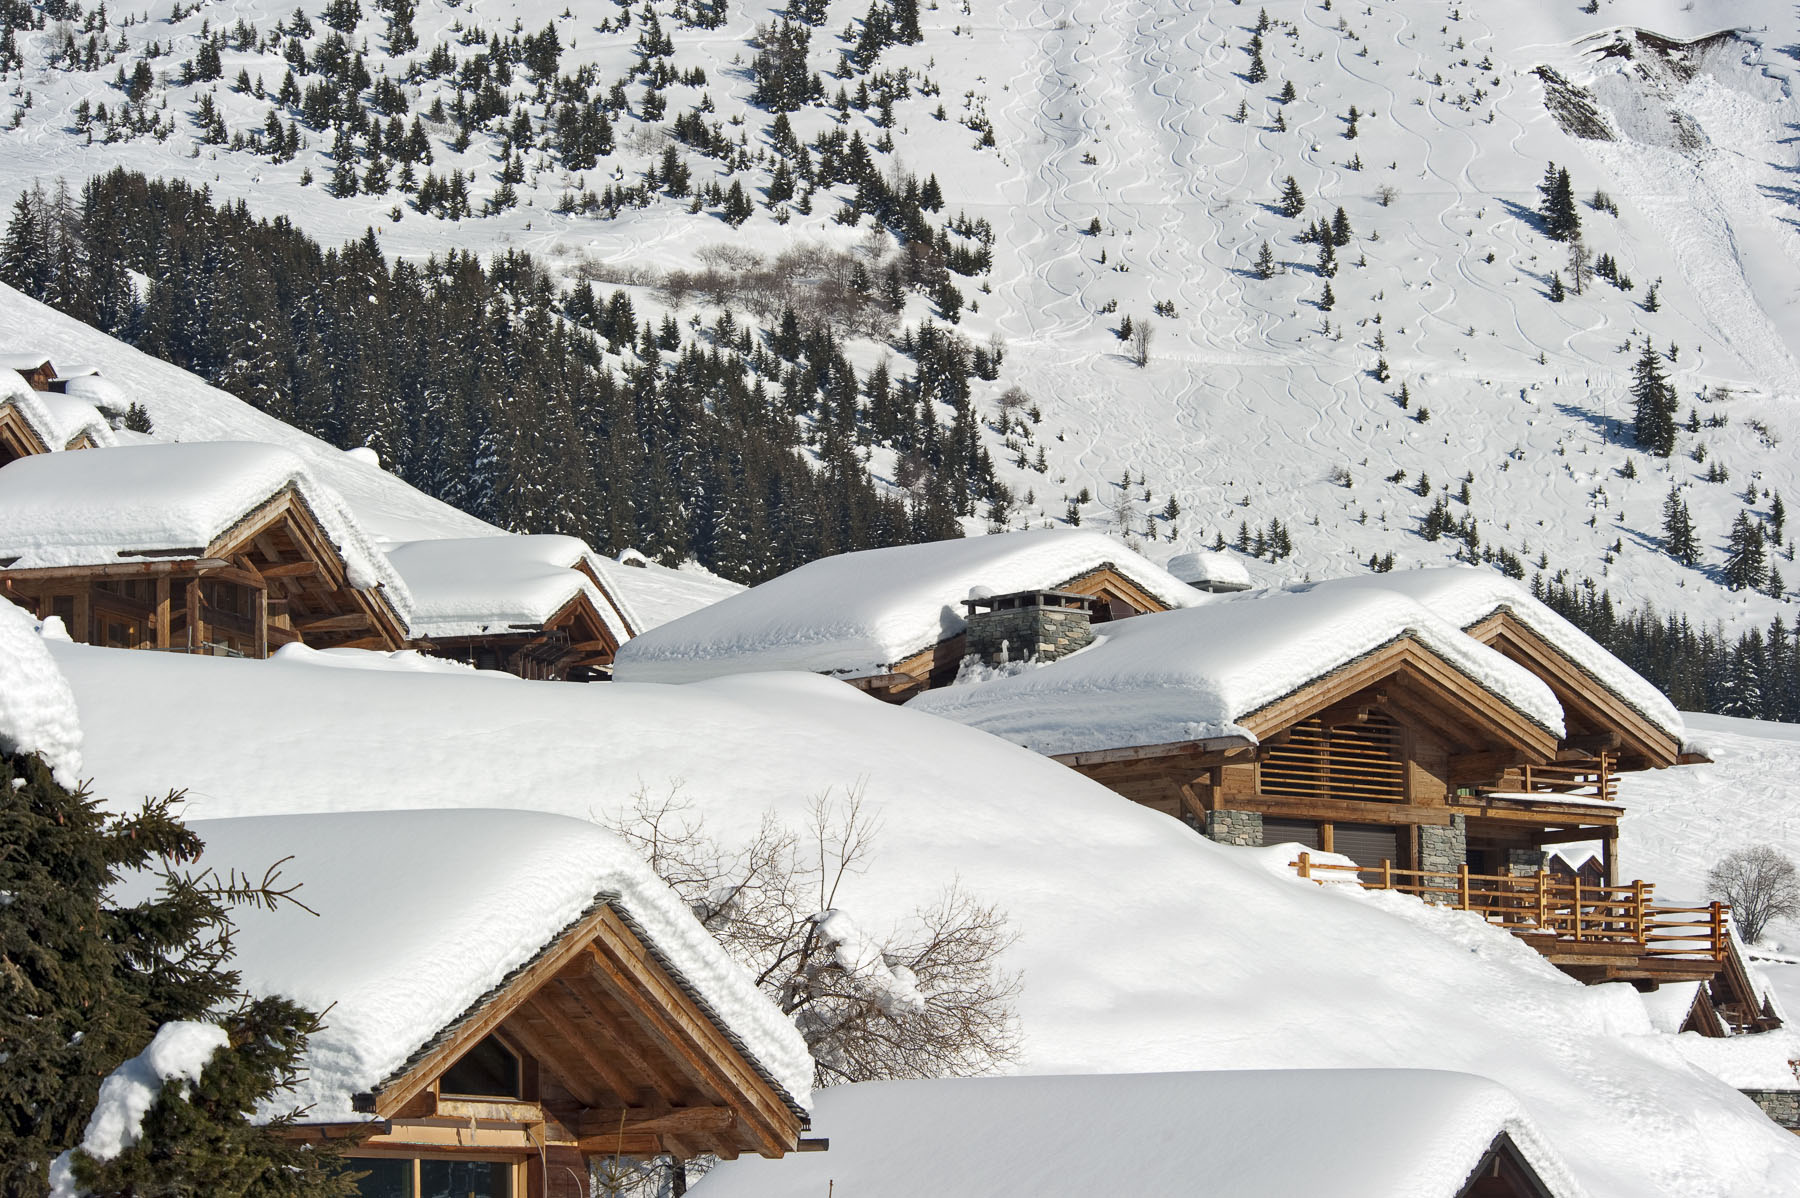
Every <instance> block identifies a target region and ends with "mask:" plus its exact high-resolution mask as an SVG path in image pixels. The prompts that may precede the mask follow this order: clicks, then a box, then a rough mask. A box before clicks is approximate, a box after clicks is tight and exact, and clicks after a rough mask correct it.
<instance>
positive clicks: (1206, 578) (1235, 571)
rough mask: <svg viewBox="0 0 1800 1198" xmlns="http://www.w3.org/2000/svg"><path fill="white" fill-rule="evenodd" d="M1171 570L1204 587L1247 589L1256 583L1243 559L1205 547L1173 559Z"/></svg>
mask: <svg viewBox="0 0 1800 1198" xmlns="http://www.w3.org/2000/svg"><path fill="white" fill-rule="evenodd" d="M1169 573H1171V574H1173V575H1174V576H1175V577H1177V578H1179V579H1181V581H1183V582H1185V583H1188V584H1189V585H1191V586H1196V587H1199V588H1200V589H1201V590H1210V591H1247V590H1249V589H1250V588H1251V587H1252V586H1254V585H1255V583H1253V582H1252V581H1251V580H1250V571H1249V569H1248V567H1246V566H1245V565H1244V563H1243V560H1242V559H1241V558H1238V557H1237V556H1235V555H1233V554H1230V553H1215V552H1212V551H1211V550H1204V549H1203V550H1198V551H1196V552H1194V553H1178V554H1176V555H1175V556H1174V557H1172V558H1170V559H1169Z"/></svg>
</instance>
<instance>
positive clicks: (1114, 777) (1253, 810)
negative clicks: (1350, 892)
mask: <svg viewBox="0 0 1800 1198" xmlns="http://www.w3.org/2000/svg"><path fill="white" fill-rule="evenodd" d="M1480 630H1481V631H1482V632H1484V633H1486V634H1488V635H1489V636H1490V637H1491V639H1490V640H1489V641H1488V643H1490V644H1493V645H1494V646H1495V647H1496V648H1499V647H1500V646H1501V645H1502V644H1504V645H1505V646H1506V647H1507V650H1508V651H1507V656H1509V657H1511V658H1512V659H1513V660H1514V661H1516V662H1518V663H1519V664H1520V665H1522V666H1524V667H1525V668H1526V669H1528V670H1529V671H1531V672H1532V673H1534V674H1536V675H1538V676H1539V677H1540V678H1544V679H1545V680H1546V682H1547V683H1548V684H1549V685H1550V686H1551V689H1552V690H1553V692H1555V693H1556V695H1557V697H1558V698H1559V699H1560V700H1561V701H1562V703H1563V706H1564V710H1565V712H1567V713H1568V715H1567V720H1566V727H1565V730H1564V734H1563V735H1561V736H1558V735H1556V734H1554V733H1552V732H1551V731H1549V730H1548V729H1546V728H1544V727H1542V726H1540V725H1538V724H1537V723H1535V722H1534V721H1532V720H1531V719H1529V718H1527V717H1526V716H1525V715H1523V714H1522V713H1521V712H1519V711H1518V710H1516V709H1515V708H1513V707H1512V706H1511V705H1510V704H1508V703H1506V702H1504V701H1502V700H1501V699H1500V698H1498V697H1497V696H1495V695H1493V694H1491V693H1490V692H1488V691H1487V690H1485V689H1483V688H1482V687H1481V686H1479V685H1478V684H1476V683H1475V682H1474V681H1473V680H1471V679H1469V678H1468V677H1467V676H1465V675H1463V674H1461V673H1460V672H1459V671H1457V670H1455V669H1454V668H1452V667H1451V666H1450V665H1449V663H1448V662H1446V661H1444V660H1443V659H1441V658H1439V657H1438V656H1437V655H1436V654H1434V653H1432V652H1431V651H1430V650H1429V649H1427V648H1426V647H1425V646H1423V645H1422V644H1420V643H1419V642H1417V641H1416V640H1414V639H1412V638H1410V637H1402V638H1400V639H1398V640H1395V641H1393V642H1390V643H1389V644H1387V645H1386V646H1384V647H1382V648H1380V649H1378V650H1376V651H1374V652H1372V653H1370V654H1368V655H1365V656H1364V657H1362V658H1361V659H1359V660H1357V661H1356V662H1353V663H1351V664H1350V665H1348V666H1346V667H1344V668H1341V669H1338V670H1335V671H1332V672H1330V673H1329V674H1326V675H1323V676H1321V677H1319V678H1317V679H1315V680H1314V681H1313V682H1312V683H1310V684H1309V685H1307V686H1306V687H1304V688H1302V689H1300V690H1298V691H1296V692H1294V693H1292V694H1289V695H1287V696H1285V697H1283V698H1282V699H1280V700H1277V701H1275V702H1273V703H1269V704H1267V705H1265V706H1264V707H1262V708H1261V709H1259V710H1257V711H1253V712H1250V713H1248V714H1247V715H1245V716H1242V717H1240V719H1239V721H1238V722H1239V723H1240V724H1241V725H1242V726H1243V727H1244V728H1245V729H1246V730H1247V731H1248V732H1249V733H1250V734H1251V737H1253V738H1254V739H1246V738H1243V737H1236V736H1232V737H1222V738H1218V739H1214V740H1206V741H1187V742H1181V743H1176V744H1164V745H1135V746H1121V747H1119V748H1116V749H1104V750H1098V751H1089V752H1081V753H1070V754H1063V755H1060V756H1058V757H1057V760H1059V761H1062V762H1063V763H1065V764H1067V765H1069V766H1071V767H1073V768H1074V769H1077V770H1079V771H1080V772H1082V773H1083V774H1086V775H1087V776H1088V777H1090V778H1093V779H1094V780H1095V781H1097V782H1100V783H1101V784H1102V785H1105V786H1107V787H1109V788H1110V789H1112V790H1115V791H1117V792H1119V793H1120V794H1122V795H1124V796H1125V797H1127V798H1130V799H1133V800H1135V801H1137V802H1139V803H1143V804H1145V805H1146V806H1150V807H1154V808H1156V809H1158V810H1161V811H1164V812H1167V813H1168V814H1170V815H1173V816H1176V817H1178V818H1181V819H1183V820H1184V821H1186V822H1187V823H1189V824H1190V825H1191V826H1193V827H1195V828H1196V829H1198V830H1200V831H1202V832H1204V833H1205V834H1207V835H1209V836H1212V837H1214V838H1215V839H1218V840H1221V841H1225V842H1228V843H1238V844H1274V843H1282V842H1288V841H1293V842H1298V843H1299V844H1300V845H1301V846H1302V847H1303V848H1304V849H1309V850H1318V851H1322V852H1331V853H1338V854H1341V855H1343V856H1347V857H1349V858H1351V859H1352V860H1353V861H1354V862H1355V863H1356V865H1357V866H1358V867H1360V869H1359V871H1358V873H1357V874H1356V875H1353V876H1357V877H1358V880H1360V881H1362V882H1363V883H1364V884H1365V885H1374V886H1380V887H1384V888H1393V889H1401V890H1408V891H1410V892H1413V893H1418V894H1420V895H1421V896H1422V897H1425V898H1427V899H1428V900H1429V901H1435V902H1446V903H1450V904H1452V905H1462V906H1466V907H1468V908H1469V909H1471V910H1480V911H1482V912H1483V913H1485V914H1487V915H1488V916H1489V917H1490V918H1493V919H1495V920H1497V921H1499V922H1502V923H1504V924H1505V926H1507V927H1508V928H1509V929H1510V930H1512V931H1514V932H1516V933H1517V934H1519V935H1521V936H1522V937H1523V938H1524V939H1526V940H1527V941H1528V942H1531V943H1533V946H1534V947H1536V948H1537V949H1538V950H1539V951H1540V952H1542V953H1544V955H1545V956H1546V957H1547V958H1549V959H1550V960H1551V961H1552V962H1554V963H1555V964H1557V965H1558V967H1559V968H1562V969H1563V970H1564V971H1565V972H1567V973H1570V974H1571V975H1573V976H1575V977H1578V978H1580V979H1582V980H1585V981H1594V982H1598V981H1612V980H1625V981H1631V982H1634V983H1636V984H1639V985H1642V986H1645V987H1646V988H1654V987H1655V986H1656V985H1658V984H1660V983H1661V982H1663V981H1694V980H1701V981H1706V982H1708V983H1709V984H1710V985H1711V988H1712V989H1711V992H1710V997H1709V1000H1708V1007H1709V1010H1711V1009H1716V1010H1717V1012H1718V1013H1719V1015H1720V1016H1721V1017H1722V1018H1723V1019H1724V1021H1725V1022H1726V1023H1727V1024H1730V1025H1731V1026H1733V1027H1740V1026H1741V1027H1746V1028H1753V1029H1758V1030H1760V1028H1762V1027H1766V1026H1769V1024H1768V1023H1767V1019H1766V1018H1765V1016H1766V1013H1765V1012H1763V1011H1761V1010H1760V1009H1758V1007H1757V1004H1756V1002H1755V1000H1754V999H1752V998H1749V997H1747V996H1749V995H1750V994H1752V993H1753V989H1752V987H1751V986H1750V984H1749V981H1748V977H1747V975H1745V976H1744V977H1738V976H1736V973H1737V972H1741V971H1742V964H1741V962H1739V961H1737V957H1736V953H1735V950H1734V949H1732V948H1731V946H1730V945H1729V937H1728V936H1727V935H1726V933H1725V930H1724V928H1725V925H1724V922H1723V919H1724V917H1723V915H1722V914H1721V913H1720V911H1718V910H1716V909H1712V910H1709V909H1701V908H1695V909H1692V910H1689V909H1686V908H1655V907H1654V906H1653V904H1652V902H1651V900H1650V897H1649V895H1650V890H1651V889H1652V888H1651V887H1650V886H1649V885H1648V884H1647V883H1642V882H1637V883H1631V884H1629V885H1620V884H1619V883H1618V881H1617V879H1616V878H1615V876H1614V865H1615V855H1614V848H1615V846H1616V843H1617V839H1618V834H1619V819H1620V816H1621V815H1622V814H1623V811H1622V809H1621V808H1620V807H1619V805H1618V803H1617V789H1616V779H1617V775H1618V774H1619V773H1620V772H1625V771H1630V770H1642V769H1647V768H1660V767H1663V766H1668V765H1674V764H1678V763H1681V762H1686V761H1691V760H1696V758H1693V757H1684V756H1682V754H1681V752H1680V745H1679V744H1678V743H1677V742H1676V741H1675V739H1674V738H1673V737H1670V736H1669V735H1668V734H1667V733H1665V732H1663V731H1662V730H1661V729H1660V728H1658V727H1656V726H1655V725H1653V724H1651V723H1650V722H1649V721H1648V720H1646V719H1645V718H1644V717H1643V716H1642V715H1641V714H1639V713H1638V712H1636V711H1633V710H1632V709H1630V708H1629V707H1627V706H1626V705H1625V704H1623V703H1622V702H1620V701H1619V699H1618V698H1617V697H1616V696H1614V695H1613V694H1611V693H1610V692H1608V691H1606V690H1605V689H1604V688H1603V687H1600V686H1599V685H1598V684H1597V683H1595V682H1594V680H1592V679H1591V678H1589V677H1588V676H1587V675H1585V674H1583V673H1581V672H1580V671H1579V670H1577V669H1576V668H1575V667H1574V666H1573V665H1572V663H1570V662H1569V661H1568V660H1567V658H1565V657H1563V656H1562V655H1561V654H1559V653H1556V652H1555V651H1554V650H1553V649H1551V648H1550V647H1549V646H1548V645H1546V644H1545V643H1544V642H1543V641H1542V640H1541V639H1539V638H1537V637H1535V636H1532V635H1530V634H1529V630H1526V629H1523V628H1522V627H1521V626H1518V625H1516V623H1515V622H1514V621H1512V620H1511V618H1510V617H1501V618H1496V619H1494V620H1492V621H1489V622H1484V625H1482V626H1480ZM1595 841H1597V842H1599V843H1600V845H1601V846H1602V856H1601V860H1600V862H1599V864H1598V866H1597V868H1594V869H1590V870H1588V871H1586V872H1585V873H1581V874H1579V875H1577V871H1569V872H1570V873H1571V875H1572V876H1571V877H1570V878H1568V879H1562V878H1559V877H1557V876H1556V875H1555V874H1554V873H1553V872H1552V871H1551V870H1550V869H1549V868H1548V864H1549V863H1548V861H1547V857H1546V850H1547V849H1548V848H1549V847H1551V846H1555V845H1558V844H1566V843H1572V842H1595ZM1303 859H1304V858H1303ZM1344 868H1348V867H1344ZM1472 883H1473V886H1474V892H1473V893H1472V891H1471V884H1472ZM1583 884H1585V885H1586V887H1587V892H1586V894H1585V896H1584V895H1583V893H1582V885H1583ZM1532 887H1535V888H1536V890H1535V891H1534V892H1533V893H1532V894H1529V895H1528V894H1526V893H1525V891H1526V890H1528V889H1531V888H1532ZM1559 887H1560V889H1559ZM1564 890H1570V892H1571V893H1570V894H1565V893H1564ZM1571 894H1572V899H1571ZM1715 907H1716V905H1715ZM1533 913H1535V918H1534V917H1533ZM1647 919H1648V920H1649V921H1650V923H1655V922H1656V920H1658V919H1661V920H1663V921H1664V922H1665V923H1669V926H1668V927H1667V928H1662V927H1660V926H1658V927H1650V925H1649V923H1646V920H1647ZM1509 921H1510V922H1509ZM1670 921H1673V922H1670ZM1663 934H1669V935H1670V942H1662V947H1660V948H1659V947H1657V945H1656V944H1654V943H1651V942H1652V941H1656V940H1657V937H1658V936H1659V935H1663ZM1673 941H1680V943H1678V944H1677V943H1672V942H1673ZM1689 941H1692V943H1688V942H1689ZM1734 970H1735V971H1736V972H1734ZM1728 975H1729V976H1728ZM1727 1011H1729V1012H1730V1014H1729V1015H1727V1014H1726V1012H1727ZM1706 1023H1707V1021H1706V1020H1705V1018H1704V1017H1702V1018H1701V1019H1700V1024H1701V1025H1706Z"/></svg>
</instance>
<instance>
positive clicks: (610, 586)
mask: <svg viewBox="0 0 1800 1198" xmlns="http://www.w3.org/2000/svg"><path fill="white" fill-rule="evenodd" d="M589 565H591V566H592V567H593V568H594V572H595V573H596V574H598V575H599V576H600V578H601V579H602V580H604V581H605V583H606V587H607V590H608V591H609V592H610V593H611V594H612V595H613V596H614V597H615V598H617V599H618V600H619V601H620V602H621V603H622V604H623V605H624V606H625V611H626V614H627V616H629V617H630V620H631V626H632V628H634V629H636V630H637V633H638V634H639V635H642V634H643V633H644V632H646V631H648V630H649V629H652V628H660V627H661V626H662V625H664V624H667V623H669V622H670V621H671V620H679V619H680V618H681V617H683V616H685V615H689V614H691V613H693V612H697V611H699V610H700V609H701V608H703V607H711V606H712V605H713V604H715V603H717V602H719V601H720V600H722V599H729V598H731V597H732V596H733V595H741V594H743V592H744V590H745V587H744V586H743V584H742V583H736V582H732V581H731V580H730V579H729V578H721V577H719V576H718V575H717V574H714V573H713V572H712V571H710V570H708V569H707V568H706V567H704V566H702V565H700V564H699V563H697V562H687V563H684V564H683V565H682V566H680V567H679V568H678V569H670V568H669V567H668V566H659V565H657V564H656V563H655V562H653V561H650V560H649V559H648V558H646V557H645V556H644V555H643V554H641V553H638V552H637V551H636V550H631V549H627V550H625V551H624V552H623V553H621V554H620V555H619V557H618V558H617V559H613V558H605V557H594V558H592V559H590V561H589Z"/></svg>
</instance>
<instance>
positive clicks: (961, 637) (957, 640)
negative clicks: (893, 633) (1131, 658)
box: [845, 565, 1169, 703]
mask: <svg viewBox="0 0 1800 1198" xmlns="http://www.w3.org/2000/svg"><path fill="white" fill-rule="evenodd" d="M1040 589H1042V590H1044V591H1046V592H1056V591H1063V592H1068V593H1071V594H1076V595H1086V596H1088V597H1089V598H1091V599H1092V600H1093V601H1094V603H1093V607H1092V616H1091V618H1092V620H1093V622H1094V623H1096V624H1098V623H1103V622H1105V621H1108V620H1122V619H1126V618H1127V617H1130V616H1138V615H1144V614H1146V613H1148V612H1158V611H1167V610H1168V609H1169V605H1168V604H1166V603H1164V602H1163V601H1162V600H1160V599H1158V598H1157V597H1156V596H1154V595H1152V594H1150V592H1148V591H1146V590H1144V589H1143V588H1142V587H1140V586H1138V585H1137V584H1136V583H1134V582H1132V581H1131V580H1130V579H1129V578H1127V577H1125V575H1124V574H1123V573H1121V572H1120V571H1119V570H1118V569H1116V568H1115V567H1113V566H1111V565H1103V566H1097V567H1095V568H1094V569H1092V570H1089V571H1087V572H1085V573H1083V574H1078V575H1076V576H1075V577H1074V578H1069V579H1064V580H1062V581H1058V582H1049V583H1047V584H1046V585H1045V586H1044V587H1042V588H1040ZM957 601H958V602H960V601H961V599H960V596H959V597H958V598H957ZM967 654H968V637H967V636H966V634H964V633H960V632H959V633H957V634H956V635H954V636H949V637H945V638H944V639H943V640H941V641H939V642H937V643H936V644H935V645H928V646H926V647H925V648H923V649H920V650H919V651H918V652H916V653H914V654H912V655H911V656H909V657H906V658H904V659H903V660H901V661H898V662H895V663H893V664H892V665H890V666H889V667H888V668H887V669H886V670H884V671H882V672H881V673H879V674H865V675H862V676H861V677H856V678H847V679H845V681H846V682H848V683H849V684H850V685H851V686H854V687H856V688H857V689H858V690H862V691H867V692H868V693H869V694H872V695H874V696H876V697H877V698H880V699H885V700H887V701H888V702H890V703H904V702H906V701H907V700H908V699H910V698H912V697H913V696H914V695H917V694H919V693H921V692H922V691H928V690H931V689H933V688H934V687H940V686H948V685H950V683H951V682H953V681H955V679H956V672H957V670H958V669H960V668H961V667H962V662H963V658H964V657H965V656H967Z"/></svg>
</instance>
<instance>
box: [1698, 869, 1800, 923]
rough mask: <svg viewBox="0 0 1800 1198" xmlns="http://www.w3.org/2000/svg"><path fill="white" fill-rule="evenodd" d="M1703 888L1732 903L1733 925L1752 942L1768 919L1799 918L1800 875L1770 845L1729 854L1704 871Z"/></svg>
mask: <svg viewBox="0 0 1800 1198" xmlns="http://www.w3.org/2000/svg"><path fill="white" fill-rule="evenodd" d="M1706 888H1707V890H1708V891H1709V892H1711V893H1712V894H1715V895H1717V896H1718V897H1719V898H1721V899H1723V900H1724V901H1725V902H1728V903H1730V904H1731V918H1732V920H1733V922H1735V923H1736V924H1737V926H1738V931H1739V932H1740V933H1741V934H1742V935H1743V937H1744V939H1745V940H1747V941H1749V942H1751V943H1755V942H1756V941H1758V940H1761V939H1762V934H1763V932H1764V931H1765V930H1766V929H1767V928H1768V926H1769V921H1770V920H1771V919H1774V918H1776V917H1777V916H1782V917H1786V918H1792V917H1794V916H1796V915H1800V874H1797V872H1796V870H1795V868H1794V863H1793V862H1792V861H1791V860H1789V859H1788V858H1787V857H1785V856H1784V855H1782V854H1781V853H1780V852H1778V851H1777V850H1776V849H1775V847H1774V846H1773V845H1767V844H1753V845H1748V846H1746V847H1744V848H1741V849H1738V850H1736V851H1735V852H1733V853H1731V854H1729V855H1728V856H1726V857H1725V858H1723V859H1722V860H1721V861H1719V863H1718V864H1716V865H1714V866H1713V867H1712V868H1711V869H1709V870H1707V871H1706Z"/></svg>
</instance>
